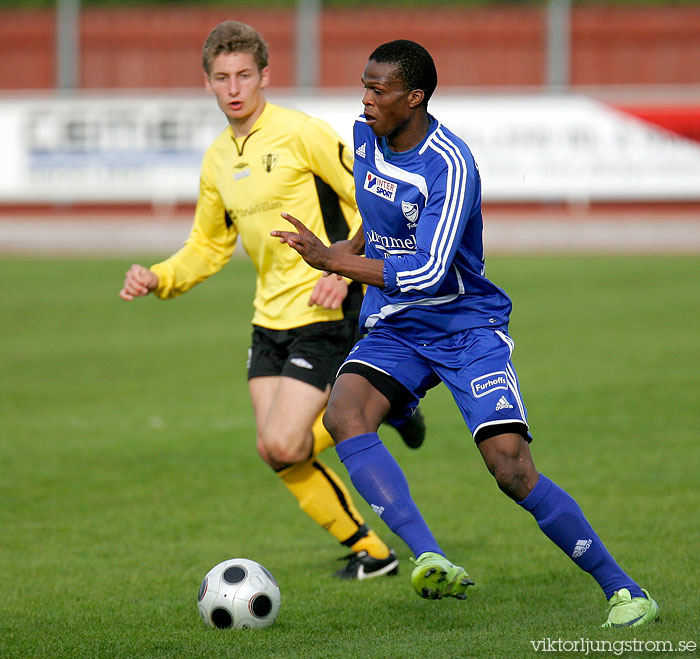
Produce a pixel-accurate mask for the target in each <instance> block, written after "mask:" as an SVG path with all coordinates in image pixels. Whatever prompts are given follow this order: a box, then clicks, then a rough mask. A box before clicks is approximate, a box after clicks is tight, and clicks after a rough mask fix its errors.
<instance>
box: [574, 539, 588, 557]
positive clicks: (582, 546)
mask: <svg viewBox="0 0 700 659" xmlns="http://www.w3.org/2000/svg"><path fill="white" fill-rule="evenodd" d="M592 543H593V541H592V540H591V539H590V538H589V539H588V540H577V541H576V545H575V546H574V553H573V554H571V558H581V556H583V555H584V554H585V553H586V552H587V551H588V548H589V547H590V546H591V544H592Z"/></svg>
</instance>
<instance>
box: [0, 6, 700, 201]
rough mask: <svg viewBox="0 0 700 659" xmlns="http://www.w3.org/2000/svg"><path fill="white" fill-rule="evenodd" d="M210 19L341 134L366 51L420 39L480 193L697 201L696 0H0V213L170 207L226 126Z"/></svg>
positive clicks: (279, 94) (699, 91) (282, 90)
mask: <svg viewBox="0 0 700 659" xmlns="http://www.w3.org/2000/svg"><path fill="white" fill-rule="evenodd" d="M227 18H234V19H237V20H240V21H243V22H246V23H250V24H251V25H253V26H254V27H256V28H257V29H258V30H260V31H261V32H262V34H263V35H264V37H265V38H266V40H267V41H268V42H269V46H270V62H271V67H272V84H271V88H270V92H269V98H270V100H272V101H275V102H280V103H284V104H286V105H289V106H292V107H297V108H299V109H302V110H305V111H307V112H309V113H311V114H314V115H317V116H321V117H322V118H325V119H327V120H328V121H329V122H330V123H331V124H332V125H333V126H334V127H335V128H336V129H337V130H338V132H339V133H340V134H341V135H342V136H343V137H344V138H345V139H348V140H349V139H350V130H351V124H352V121H353V118H354V117H355V116H356V115H357V114H359V113H360V112H361V109H362V107H361V103H360V99H361V87H360V83H359V77H360V74H361V72H362V69H363V67H364V64H365V62H366V59H367V56H368V54H369V53H370V52H371V51H372V50H373V49H374V47H376V46H377V45H378V44H380V43H382V42H385V41H388V40H391V39H394V38H409V39H414V40H416V41H418V42H420V43H422V44H423V45H424V46H425V47H426V48H427V49H428V50H429V51H430V52H431V54H432V55H433V57H434V58H435V60H436V64H437V68H438V73H439V86H438V92H437V93H436V96H435V97H434V100H433V101H431V111H433V112H434V113H435V114H436V115H437V116H438V117H439V118H440V119H441V120H443V121H444V122H445V123H446V124H447V125H449V126H450V127H452V128H453V129H455V130H456V132H458V133H459V134H460V135H462V136H463V137H464V138H465V139H466V140H467V142H468V143H469V144H470V146H471V147H472V150H473V151H474V153H475V156H476V158H477V160H478V161H479V164H480V168H481V171H482V176H483V179H484V202H485V204H486V205H488V204H503V205H506V206H510V207H515V205H518V204H520V205H522V204H530V205H532V204H548V205H551V204H563V205H564V206H565V207H572V206H576V207H578V208H581V207H586V208H589V207H591V206H595V205H596V204H611V203H612V204H615V205H617V207H618V208H623V207H625V206H627V207H629V206H630V204H644V205H645V207H646V208H651V204H659V203H660V204H663V205H665V206H667V207H668V206H674V207H675V208H677V209H678V208H692V209H695V210H696V209H697V208H700V4H698V2H695V1H690V2H687V1H686V2H679V3H677V4H672V3H668V2H661V1H659V2H654V1H653V0H652V1H649V0H647V1H645V2H641V1H640V2H637V3H635V2H608V3H605V2H578V1H573V0H549V1H545V2H528V1H525V0H523V1H520V2H511V3H491V2H488V1H486V2H483V1H482V2H474V3H471V2H449V1H447V0H445V1H443V2H441V1H440V0H432V1H426V2H409V1H406V0H404V1H403V2H402V1H401V0H395V1H394V2H387V1H382V0H377V1H375V2H373V3H364V2H361V1H359V0H345V1H343V0H328V1H327V2H322V1H321V0H297V1H296V2H294V1H293V0H276V1H275V2H261V1H257V2H256V1H255V0H251V1H250V2H248V3H242V2H240V0H239V1H234V2H229V3H216V2H212V3H208V2H199V3H186V2H177V1H174V0H173V1H171V2H160V3H159V2H146V1H144V2H141V3H139V2H120V1H119V0H112V1H111V2H110V1H109V0H103V1H102V2H85V1H84V2H82V3H81V2H79V1H78V0H59V1H58V2H57V3H53V2H48V1H43V0H27V1H25V2H21V1H19V0H17V1H16V2H13V1H10V0H0V61H1V62H2V66H1V67H0V140H1V141H2V144H3V148H2V155H1V156H0V213H1V212H3V210H4V211H6V212H15V211H19V210H26V209H30V210H33V211H40V212H42V213H44V212H48V211H55V210H56V209H57V208H58V209H59V210H64V211H65V210H66V209H86V208H94V207H95V206H96V205H97V207H102V208H106V207H109V206H112V207H116V206H117V205H119V206H121V207H124V206H132V207H138V208H141V209H146V210H148V209H152V208H154V207H155V208H160V209H163V208H166V209H170V210H174V209H184V210H187V211H188V212H189V211H190V210H191V206H192V204H193V203H194V201H195V199H196V194H197V180H198V170H199V162H200V159H201V155H202V153H203V151H204V149H205V148H206V146H207V145H208V144H209V143H210V141H211V140H212V139H213V138H214V137H215V136H216V134H217V133H218V132H219V131H220V130H221V129H222V128H223V127H224V125H225V120H224V118H223V116H222V115H221V113H220V112H219V111H218V109H217V108H216V105H215V103H213V101H212V99H211V97H209V96H208V95H207V94H205V93H204V90H203V85H202V71H201V61H200V51H201V46H202V43H203V41H204V38H205V37H206V35H207V33H208V31H209V30H210V29H211V28H212V27H213V26H214V25H215V24H217V23H218V22H220V21H222V20H225V19H227Z"/></svg>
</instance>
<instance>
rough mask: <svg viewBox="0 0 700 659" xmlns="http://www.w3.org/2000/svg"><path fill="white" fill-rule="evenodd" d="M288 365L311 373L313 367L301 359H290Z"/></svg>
mask: <svg viewBox="0 0 700 659" xmlns="http://www.w3.org/2000/svg"><path fill="white" fill-rule="evenodd" d="M289 363H290V364H294V366H298V367H299V368H307V369H309V370H310V371H313V369H314V365H313V364H309V362H307V361H306V360H305V359H304V358H303V357H293V358H292V359H290V360H289Z"/></svg>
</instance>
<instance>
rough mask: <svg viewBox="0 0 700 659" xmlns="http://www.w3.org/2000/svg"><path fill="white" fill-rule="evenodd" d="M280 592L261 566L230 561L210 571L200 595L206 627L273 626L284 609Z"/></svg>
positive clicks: (243, 561)
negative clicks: (281, 608) (281, 606)
mask: <svg viewBox="0 0 700 659" xmlns="http://www.w3.org/2000/svg"><path fill="white" fill-rule="evenodd" d="M280 602H281V598H280V589H279V586H278V585H277V582H276V581H275V578H274V577H273V576H272V575H271V574H270V573H269V572H268V571H267V570H266V569H265V568H264V567H263V566H262V565H260V563H256V562H255V561H251V560H250V559H248V558H230V559H228V560H227V561H224V562H223V563H219V564H218V565H215V566H214V567H213V568H212V569H211V570H209V572H207V574H206V576H205V577H204V580H203V581H202V585H201V586H200V587H199V594H198V595H197V606H198V608H199V615H201V616H202V620H203V621H204V624H206V625H209V626H210V627H218V628H219V629H260V628H262V627H269V626H270V625H271V624H272V623H273V622H275V619H276V618H277V614H278V613H279V610H280Z"/></svg>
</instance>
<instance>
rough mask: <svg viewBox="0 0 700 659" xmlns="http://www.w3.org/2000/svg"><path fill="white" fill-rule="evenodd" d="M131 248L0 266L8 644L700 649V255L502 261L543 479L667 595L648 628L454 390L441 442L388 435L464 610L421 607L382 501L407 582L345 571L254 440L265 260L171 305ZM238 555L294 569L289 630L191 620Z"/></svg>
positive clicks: (284, 580) (309, 653) (0, 558)
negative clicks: (156, 294)
mask: <svg viewBox="0 0 700 659" xmlns="http://www.w3.org/2000/svg"><path fill="white" fill-rule="evenodd" d="M147 262H150V261H147ZM130 263H131V260H130V259H126V258H125V259H115V258H111V259H106V260H70V259H44V258H41V259H39V258H4V259H0V281H2V284H3V285H2V292H1V293H0V300H1V302H2V306H1V309H2V311H1V313H0V339H1V341H2V343H1V345H2V359H1V360H0V368H1V371H0V373H1V375H0V378H1V379H0V391H1V393H0V437H1V439H0V470H1V472H0V473H1V476H0V501H1V502H2V504H1V505H0V530H1V533H2V541H1V543H0V592H1V593H2V595H1V596H0V612H1V613H0V656H2V657H22V658H24V657H27V658H30V657H125V658H132V657H318V658H322V657H343V658H345V657H347V658H367V657H372V658H375V657H377V658H401V657H488V658H491V657H504V658H516V659H517V658H521V657H531V656H535V655H536V654H537V653H536V652H535V651H534V649H533V647H532V645H531V643H530V641H537V640H542V639H546V638H549V639H564V640H571V641H573V640H576V639H581V638H583V639H590V640H591V641H593V642H602V641H614V642H617V643H618V645H616V646H614V647H615V648H616V649H620V648H622V647H623V646H622V645H619V642H621V641H632V640H634V639H636V640H637V641H641V642H643V643H649V642H660V641H664V642H666V643H672V644H674V647H675V651H674V652H668V651H660V652H654V651H646V652H642V653H641V654H640V653H639V652H636V653H623V652H619V653H618V655H619V656H636V657H639V656H645V657H651V656H663V657H670V656H693V655H694V654H696V653H694V652H686V653H680V652H679V651H678V644H679V643H681V642H688V641H694V642H696V643H697V642H699V641H700V634H699V633H698V629H699V628H698V612H699V611H700V594H699V593H700V576H699V571H698V548H699V546H700V543H699V542H698V541H699V540H700V531H699V528H700V523H699V522H700V514H699V513H698V511H699V510H700V494H699V493H698V481H699V480H700V441H699V437H700V432H699V428H700V410H699V401H700V377H699V376H698V369H699V368H700V349H699V347H698V337H699V335H700V332H699V329H700V327H699V325H700V323H699V314H698V308H699V303H700V278H699V277H698V272H700V259H698V258H697V257H674V258H671V257H648V258H633V257H609V258H593V257H580V258H563V257H561V258H560V257H557V258H554V257H551V258H542V259H537V258H517V257H510V258H492V259H491V260H490V261H489V263H488V274H489V276H490V277H491V278H492V279H493V280H494V281H495V282H496V283H498V284H499V285H502V286H503V287H504V288H505V289H506V290H507V291H508V292H509V293H510V294H511V296H512V297H513V299H514V312H513V319H512V323H511V334H512V335H513V337H514V338H515V340H516V344H517V348H516V351H515V354H514V361H515V364H516V367H517V368H518V372H519V376H520V380H521V384H522V388H523V393H524V396H525V402H526V404H527V406H528V410H529V415H530V421H531V424H532V428H533V433H534V435H535V443H534V445H533V452H534V455H535V460H536V463H537V465H538V467H539V469H540V470H541V471H543V472H545V473H547V474H548V475H549V476H550V477H551V478H552V479H554V480H556V481H557V482H558V483H559V484H561V485H562V486H563V487H565V488H566V489H568V490H569V491H570V492H571V494H572V495H573V496H574V497H576V498H577V499H578V501H579V502H580V503H581V505H582V507H583V508H584V511H586V513H587V516H588V517H589V519H590V521H591V522H592V523H593V525H594V526H595V527H596V529H597V531H598V533H599V534H600V535H601V537H602V538H603V539H604V540H606V542H607V544H608V547H609V548H610V550H611V551H612V552H613V554H614V555H615V556H616V557H617V559H618V560H619V561H620V563H621V564H622V565H623V566H624V567H625V568H626V569H627V570H628V571H629V572H631V574H632V575H634V576H635V577H636V578H637V579H638V580H639V581H640V582H641V583H642V584H643V585H645V586H646V587H648V588H649V589H650V590H651V592H652V594H653V595H654V596H655V597H656V598H657V600H658V601H659V603H660V605H661V621H660V622H659V623H657V624H655V625H651V626H649V627H643V628H640V629H637V630H634V629H631V630H602V629H600V628H599V627H600V624H601V623H602V622H603V620H604V619H605V601H604V598H603V597H602V594H601V593H600V591H599V589H598V587H597V585H596V584H595V582H594V581H593V580H592V579H591V578H590V577H589V576H588V575H586V574H583V573H580V572H578V570H577V569H576V568H575V567H574V566H573V564H571V563H570V561H569V559H567V558H566V557H565V556H564V555H563V554H561V552H560V551H559V550H558V549H557V548H556V547H554V545H552V544H551V543H549V541H548V540H546V538H544V536H542V535H541V533H540V532H539V530H538V529H537V526H536V524H535V523H534V521H533V519H532V518H531V517H530V516H529V515H528V514H527V513H525V512H524V511H522V510H520V509H519V508H518V507H517V506H516V505H514V504H513V503H512V502H510V501H509V500H508V499H506V497H505V496H503V495H502V494H501V493H500V492H499V491H498V489H497V488H496V487H495V485H494V484H493V482H492V480H491V477H490V476H489V475H488V474H487V472H486V470H485V468H484V467H483V465H482V464H481V460H480V457H479V455H478V452H477V450H476V449H475V448H474V446H473V442H472V440H471V437H470V436H469V435H468V433H467V432H466V430H465V428H464V427H463V425H462V422H461V420H460V418H459V415H458V413H457V411H456V408H455V407H454V405H453V403H452V401H451V399H450V397H449V395H448V393H447V392H446V390H445V389H444V388H442V387H440V388H438V389H436V390H434V391H432V392H431V393H430V394H429V396H428V398H427V399H426V401H425V404H424V410H425V414H426V418H427V421H428V424H429V435H428V438H427V440H426V444H425V445H424V447H423V448H421V449H420V450H419V451H417V452H411V451H409V450H408V449H406V448H405V447H404V446H403V445H401V443H400V440H399V439H398V436H397V435H395V433H394V432H393V431H392V430H391V429H388V430H383V431H382V432H383V437H384V439H385V441H386V443H387V445H388V446H389V447H390V449H392V451H393V453H394V455H395V456H396V457H397V459H398V460H399V462H400V463H401V464H402V466H403V467H404V469H405V472H406V475H407V477H408V479H409V482H410V483H411V487H412V492H413V495H414V498H415V500H416V501H417V503H418V504H419V506H420V507H421V508H422V511H423V513H424V515H425V517H426V518H427V520H428V521H429V523H430V524H431V525H432V528H433V530H434V532H435V534H436V536H437V537H438V539H439V540H440V541H441V543H442V545H443V548H444V549H445V550H446V551H447V552H448V555H450V556H451V557H453V560H455V561H459V562H462V563H463V564H464V565H465V566H466V567H467V569H468V570H469V572H470V574H471V576H472V577H473V578H474V579H475V581H476V582H477V586H476V587H475V588H474V589H472V591H471V594H470V598H469V600H467V601H466V602H459V601H456V600H450V601H439V602H434V601H425V600H421V599H420V598H419V597H417V596H416V595H415V593H414V592H413V591H412V589H411V588H410V581H409V574H410V562H409V560H408V559H409V553H408V550H407V549H406V547H405V546H404V545H403V544H402V542H401V541H400V540H399V539H398V538H396V537H393V536H391V535H390V534H389V532H388V531H387V530H386V528H385V527H383V526H382V525H381V522H380V521H379V520H378V519H377V518H376V517H374V516H373V514H372V513H371V512H370V511H368V509H367V507H366V506H365V504H364V502H361V504H362V505H361V506H360V507H361V509H362V510H363V512H365V513H366V516H367V519H368V520H369V521H370V523H372V524H373V525H374V526H375V528H377V529H378V530H379V531H380V532H381V533H382V534H383V535H384V536H385V537H387V538H388V539H389V540H390V542H391V544H392V545H393V546H394V547H395V548H396V550H397V552H398V553H399V557H400V559H401V573H400V575H399V577H397V578H395V579H378V580H375V581H370V582H364V583H341V582H338V581H337V580H335V579H333V578H332V577H331V574H332V572H333V571H334V570H335V569H337V568H338V567H339V566H340V564H339V563H338V562H337V561H336V559H337V558H338V557H340V556H342V555H343V553H344V551H343V548H341V547H340V546H338V545H336V544H335V543H334V542H333V541H331V540H330V538H329V537H328V536H326V534H325V533H324V532H323V531H321V530H319V529H317V528H316V527H315V526H314V525H313V524H312V523H311V522H310V521H308V520H307V518H306V517H305V516H303V515H302V514H301V513H299V512H298V510H297V509H296V503H295V502H294V500H293V499H292V498H291V497H290V496H289V494H288V493H287V491H286V489H285V488H284V487H283V486H282V484H281V483H280V482H278V479H277V478H276V476H274V474H272V473H271V472H270V471H269V469H268V468H267V467H265V466H264V465H263V463H262V462H261V461H260V460H259V458H258V457H257V455H256V452H255V447H254V444H255V442H254V434H255V433H254V425H253V419H252V413H251V408H250V403H249V401H248V395H247V387H246V382H245V360H246V352H247V347H248V339H249V334H250V328H249V319H250V315H251V313H250V303H251V300H252V284H253V277H252V271H251V266H250V264H249V263H248V262H247V261H245V260H234V261H233V262H232V263H231V264H230V265H229V266H227V267H226V268H225V269H224V271H223V272H222V273H220V274H219V275H217V276H216V277H214V278H212V279H211V280H210V281H208V282H206V283H204V284H202V285H201V286H199V287H198V288H197V289H195V290H194V291H192V292H190V293H189V294H187V295H186V296H184V297H182V298H179V299H177V300H174V301H169V302H160V301H158V300H155V299H145V300H137V301H135V302H133V303H128V304H127V303H125V302H122V301H121V300H120V299H119V298H118V297H117V291H118V289H119V288H120V285H121V281H122V277H123V272H124V270H126V268H127V267H128V265H129V264H130ZM325 458H326V460H327V461H328V462H329V463H330V464H332V465H333V466H335V467H337V468H338V471H339V473H340V474H342V475H343V477H344V478H345V477H346V473H345V471H344V469H343V468H342V466H341V465H339V463H338V460H337V458H336V457H335V455H334V454H332V453H331V452H326V454H325ZM346 480H347V479H346ZM234 556H244V557H249V558H253V559H255V560H258V561H260V562H262V563H263V564H264V565H266V566H267V567H268V568H269V569H270V570H271V571H272V573H273V574H274V575H275V576H276V578H277V579H278V581H279V583H280V586H281V590H282V609H281V613H280V616H279V619H278V621H277V623H276V624H275V625H274V626H273V627H271V628H270V629H267V630H262V631H257V632H231V631H226V632H223V631H218V630H214V629H209V628H206V627H204V625H203V624H202V623H201V621H200V620H199V618H198V615H197V610H196V595H197V589H198V587H199V583H200V580H201V579H202V577H203V575H204V574H205V573H206V572H207V571H208V570H209V568H211V567H212V566H213V565H214V564H216V563H218V562H219V561H221V560H223V559H225V558H229V557H234ZM646 647H647V648H648V647H649V646H648V645H647V646H646ZM668 647H669V646H668V645H667V646H666V648H668ZM560 654H562V655H563V654H565V653H560ZM550 656H551V653H550ZM568 656H582V654H569V655H568ZM589 656H612V654H611V653H602V652H599V653H593V652H591V654H590V655H589Z"/></svg>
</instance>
